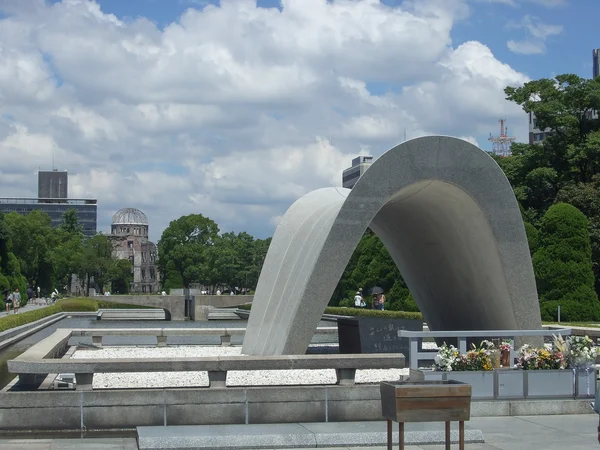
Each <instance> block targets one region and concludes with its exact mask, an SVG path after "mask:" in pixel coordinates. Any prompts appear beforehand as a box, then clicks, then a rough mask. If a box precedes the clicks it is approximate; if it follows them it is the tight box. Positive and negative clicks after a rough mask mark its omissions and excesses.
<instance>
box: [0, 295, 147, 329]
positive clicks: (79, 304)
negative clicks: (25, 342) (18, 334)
mask: <svg viewBox="0 0 600 450" xmlns="http://www.w3.org/2000/svg"><path fill="white" fill-rule="evenodd" d="M0 303H1V304H2V305H3V306H2V311H4V303H3V302H0ZM99 307H100V308H151V307H150V306H139V305H121V304H119V303H114V302H107V301H105V300H94V299H91V298H83V297H79V298H68V299H63V300H59V301H57V302H56V303H55V304H54V305H52V306H47V307H46V308H40V309H36V310H34V311H25V312H21V311H19V314H10V315H8V316H6V317H2V318H0V331H4V330H8V329H10V328H14V327H18V326H20V325H24V324H26V323H31V322H35V321H36V320H40V319H43V318H44V317H47V316H50V315H52V314H56V313H59V312H84V311H98V308H99Z"/></svg>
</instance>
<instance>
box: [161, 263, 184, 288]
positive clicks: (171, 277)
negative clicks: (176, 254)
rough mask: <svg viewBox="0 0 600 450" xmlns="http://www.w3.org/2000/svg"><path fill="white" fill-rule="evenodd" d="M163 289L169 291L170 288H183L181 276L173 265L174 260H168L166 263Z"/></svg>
mask: <svg viewBox="0 0 600 450" xmlns="http://www.w3.org/2000/svg"><path fill="white" fill-rule="evenodd" d="M163 279H164V289H165V291H167V292H170V291H171V289H178V288H183V287H184V284H183V276H182V275H181V272H180V271H179V269H178V268H177V267H176V266H175V262H174V261H169V262H168V263H167V269H166V272H165V276H164V278H163Z"/></svg>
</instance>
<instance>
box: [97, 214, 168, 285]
mask: <svg viewBox="0 0 600 450" xmlns="http://www.w3.org/2000/svg"><path fill="white" fill-rule="evenodd" d="M108 237H109V239H110V240H111V241H112V242H113V244H114V255H115V257H117V258H119V259H129V261H131V266H132V275H133V281H132V282H131V286H130V291H131V292H134V293H146V294H152V293H156V292H158V291H159V274H158V270H157V267H156V259H157V251H156V245H155V244H154V243H153V242H151V241H149V240H148V218H147V217H146V215H145V214H144V213H143V212H142V211H140V210H139V209H135V208H123V209H120V210H119V211H117V212H116V213H115V214H114V215H113V217H112V225H111V229H110V235H109V236H108Z"/></svg>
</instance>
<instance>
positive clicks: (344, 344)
mask: <svg viewBox="0 0 600 450" xmlns="http://www.w3.org/2000/svg"><path fill="white" fill-rule="evenodd" d="M399 330H410V331H423V321H422V320H411V319H388V318H385V317H348V318H340V319H338V337H339V343H340V353H402V354H403V355H404V356H405V357H406V360H407V361H408V360H409V357H410V348H409V343H408V338H400V337H398V331H399Z"/></svg>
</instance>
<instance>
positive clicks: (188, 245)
mask: <svg viewBox="0 0 600 450" xmlns="http://www.w3.org/2000/svg"><path fill="white" fill-rule="evenodd" d="M270 242H271V239H270V238H269V239H255V238H254V237H252V236H251V235H249V234H248V233H246V232H241V233H238V234H235V233H232V232H229V233H222V234H220V233H219V227H218V225H217V224H216V223H215V222H214V221H213V220H211V219H209V218H208V217H204V216H202V215H201V214H191V215H187V216H183V217H180V218H179V219H177V220H174V221H172V222H171V223H170V224H169V226H168V227H167V228H166V229H165V230H164V231H163V233H162V236H161V238H160V241H159V242H158V267H159V271H160V272H161V273H162V274H163V286H164V288H165V290H170V289H173V288H180V287H185V286H190V285H194V284H195V285H201V286H206V287H208V290H210V291H212V292H216V290H217V289H220V290H221V291H225V290H235V291H236V292H249V291H252V290H254V289H255V288H256V284H257V282H258V276H259V275H260V270H261V268H262V264H263V261H264V259H265V256H266V254H267V249H268V248H269V243H270Z"/></svg>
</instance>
